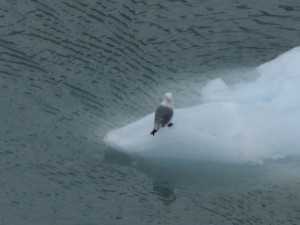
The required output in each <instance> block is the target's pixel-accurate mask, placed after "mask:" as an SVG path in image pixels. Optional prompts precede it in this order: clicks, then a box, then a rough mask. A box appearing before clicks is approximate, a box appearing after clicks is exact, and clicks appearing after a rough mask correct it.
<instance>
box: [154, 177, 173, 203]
mask: <svg viewBox="0 0 300 225" xmlns="http://www.w3.org/2000/svg"><path fill="white" fill-rule="evenodd" d="M153 191H154V193H155V194H157V196H158V199H159V200H161V201H162V203H163V204H164V205H166V206H168V205H170V204H171V203H173V202H174V201H175V200H176V195H175V193H174V185H173V184H172V183H169V182H166V181H161V180H157V181H155V182H154V183H153Z"/></svg>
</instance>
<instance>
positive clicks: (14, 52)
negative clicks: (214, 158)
mask: <svg viewBox="0 0 300 225" xmlns="http://www.w3.org/2000/svg"><path fill="white" fill-rule="evenodd" d="M299 37H300V2H299V1H298V0H287V1H280V0H269V1H258V0H255V1H241V0H237V1H233V0H228V1H221V0H219V1H218V0H211V1H197V0H181V1H180V0H178V1H176V0H166V1H158V0H156V1H154V0H151V1H140V0H128V1H127V0H126V1H112V0H111V1H107V0H101V1H100V0H98V1H96V0H90V1H83V0H74V1H67V0H65V1H52V0H31V1H29V0H19V1H14V0H2V1H1V2H0V49H1V50H0V65H1V66H0V96H1V97H0V143H1V144H0V156H1V157H0V166H1V169H0V185H1V188H0V199H1V204H0V224H1V225H2V224H3V225H15V224H28V225H37V224H52V225H54V224H61V225H67V224H72V225H73V224H74V225H90V224H105V225H110V224H111V225H114V224H222V225H224V224H272V225H274V224H280V225H282V224H299V223H300V173H299V171H300V164H299V163H300V160H299V158H297V157H291V158H285V159H281V160H270V161H268V162H265V163H264V164H263V165H230V164H220V163H212V162H197V161H196V162H185V161H174V160H171V159H170V160H154V159H144V158H132V157H130V156H128V155H123V154H121V153H118V152H115V151H113V150H112V149H108V148H107V147H106V146H105V145H104V144H103V142H102V140H103V137H104V135H105V134H106V133H107V132H108V131H110V130H112V129H114V128H118V127H121V126H123V125H126V124H128V123H130V122H133V121H135V120H137V119H139V118H141V117H143V116H145V115H147V114H149V113H150V112H152V111H153V110H154V108H155V106H156V105H157V103H158V102H160V101H161V96H162V95H163V94H164V93H165V92H166V90H169V91H172V92H173V93H176V94H175V96H176V107H185V106H190V105H194V104H196V103H199V100H198V99H199V97H200V96H199V92H197V91H195V89H194V86H195V85H196V86H197V87H202V86H203V85H204V84H205V83H206V82H207V81H208V80H210V79H212V78H214V77H222V78H223V79H224V80H226V81H227V82H229V83H234V82H239V81H241V80H242V81H243V80H249V79H253V77H249V76H246V75H245V76H242V77H239V76H235V75H234V74H232V73H230V71H231V70H232V69H237V68H238V69H239V70H247V68H253V67H256V66H258V65H260V64H261V63H264V62H267V61H269V60H271V59H273V58H274V57H276V56H277V55H279V54H281V53H282V52H284V51H286V50H289V49H291V48H293V47H295V46H299V45H300V39H299ZM150 129H151V128H150Z"/></svg>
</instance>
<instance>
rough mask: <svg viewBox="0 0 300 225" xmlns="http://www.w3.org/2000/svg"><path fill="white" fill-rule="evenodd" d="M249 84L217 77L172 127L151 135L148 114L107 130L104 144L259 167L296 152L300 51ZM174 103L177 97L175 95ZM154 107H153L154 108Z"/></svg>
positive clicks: (263, 69)
mask: <svg viewBox="0 0 300 225" xmlns="http://www.w3.org/2000/svg"><path fill="white" fill-rule="evenodd" d="M256 72H257V73H258V74H259V77H258V79H257V80H256V81H254V82H250V83H249V82H248V83H241V84H238V85H235V86H234V87H229V86H228V85H226V84H225V83H224V82H223V80H222V79H220V78H219V79H215V80H211V81H210V82H208V84H207V85H206V86H205V87H204V88H203V89H202V92H201V96H202V97H201V98H202V99H201V100H202V104H200V105H197V106H193V107H189V108H181V109H176V107H175V110H174V119H173V123H174V126H173V127H171V128H163V129H161V130H159V132H158V133H157V134H156V135H155V136H154V137H153V136H151V135H150V132H151V130H152V128H153V118H154V115H153V113H152V114H150V115H148V116H146V117H144V118H142V119H140V120H138V121H136V122H133V123H131V124H129V125H127V126H125V127H122V128H120V129H116V130H113V131H111V132H109V133H108V134H107V135H106V136H105V138H104V142H105V144H106V145H108V146H110V147H112V148H114V149H116V150H118V151H122V152H126V153H129V154H139V155H141V156H145V157H168V158H180V159H181V158H182V159H194V160H195V159H196V160H209V161H221V162H227V163H228V162H229V163H244V162H254V163H261V162H263V161H265V160H267V159H276V158H279V157H284V156H287V155H296V154H299V153H300V138H299V134H300V47H297V48H294V49H292V50H290V51H288V52H286V53H284V54H282V55H280V56H279V57H277V58H276V59H274V60H272V61H270V62H267V63H265V64H263V65H261V66H259V67H258V68H256ZM174 98H175V101H176V95H175V96H174ZM154 108H155V106H154Z"/></svg>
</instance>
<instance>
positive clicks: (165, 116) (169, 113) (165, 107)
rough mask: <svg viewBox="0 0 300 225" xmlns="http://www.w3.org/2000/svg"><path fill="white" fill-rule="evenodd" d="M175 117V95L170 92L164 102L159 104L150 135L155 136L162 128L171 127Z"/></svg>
mask: <svg viewBox="0 0 300 225" xmlns="http://www.w3.org/2000/svg"><path fill="white" fill-rule="evenodd" d="M172 117H173V95H172V93H170V92H167V93H166V94H165V96H164V100H163V101H162V102H161V103H160V104H159V106H158V107H157V108H156V111H155V117H154V128H153V130H152V132H151V133H150V134H152V135H153V136H154V134H155V133H156V132H157V131H158V130H159V129H160V128H161V127H165V126H166V125H167V127H171V126H173V123H171V122H170V121H171V119H172Z"/></svg>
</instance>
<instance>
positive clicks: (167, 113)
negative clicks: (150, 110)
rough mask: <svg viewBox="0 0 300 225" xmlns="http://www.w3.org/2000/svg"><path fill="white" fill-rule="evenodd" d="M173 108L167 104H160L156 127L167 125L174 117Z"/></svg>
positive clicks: (156, 112) (155, 121)
mask: <svg viewBox="0 0 300 225" xmlns="http://www.w3.org/2000/svg"><path fill="white" fill-rule="evenodd" d="M172 116H173V109H172V108H170V107H167V106H163V105H159V106H158V107H157V109H156V111H155V118H154V129H157V130H158V129H159V128H160V127H164V126H166V125H167V124H168V123H169V122H170V121H171V119H172Z"/></svg>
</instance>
